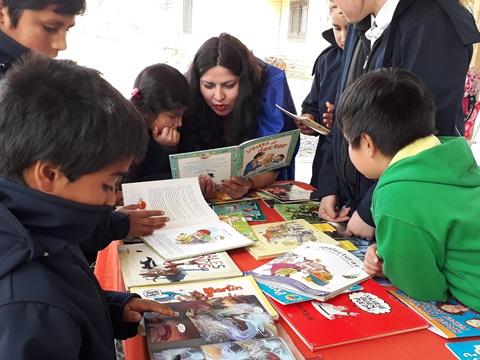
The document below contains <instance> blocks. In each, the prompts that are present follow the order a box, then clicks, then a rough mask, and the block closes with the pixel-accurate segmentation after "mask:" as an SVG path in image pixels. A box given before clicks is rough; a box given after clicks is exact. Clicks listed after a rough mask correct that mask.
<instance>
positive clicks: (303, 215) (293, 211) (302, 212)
mask: <svg viewBox="0 0 480 360" xmlns="http://www.w3.org/2000/svg"><path fill="white" fill-rule="evenodd" d="M318 206H319V203H318V202H306V203H301V204H276V205H274V208H275V210H277V212H278V213H279V214H280V215H282V217H283V218H284V219H285V220H296V219H304V220H306V221H308V222H309V223H310V224H315V223H323V222H325V220H323V219H322V218H321V217H320V216H318Z"/></svg>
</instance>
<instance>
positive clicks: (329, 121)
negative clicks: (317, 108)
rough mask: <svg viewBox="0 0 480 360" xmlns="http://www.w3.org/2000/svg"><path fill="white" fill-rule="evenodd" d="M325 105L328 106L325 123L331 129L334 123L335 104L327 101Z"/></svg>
mask: <svg viewBox="0 0 480 360" xmlns="http://www.w3.org/2000/svg"><path fill="white" fill-rule="evenodd" d="M325 106H326V107H327V112H326V113H323V123H324V124H325V126H326V127H327V128H329V129H331V128H332V124H333V111H334V110H335V105H333V104H331V103H329V102H328V101H327V102H326V103H325Z"/></svg>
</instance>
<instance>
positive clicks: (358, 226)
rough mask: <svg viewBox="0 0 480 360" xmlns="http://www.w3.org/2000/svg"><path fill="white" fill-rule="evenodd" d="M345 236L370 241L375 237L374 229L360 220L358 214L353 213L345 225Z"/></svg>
mask: <svg viewBox="0 0 480 360" xmlns="http://www.w3.org/2000/svg"><path fill="white" fill-rule="evenodd" d="M347 234H348V235H350V236H352V235H353V236H356V237H360V238H363V239H367V240H372V239H373V236H374V235H375V228H374V227H373V226H370V225H368V224H367V223H366V222H365V221H363V220H362V218H361V217H360V215H358V212H356V211H355V212H354V213H353V214H352V217H351V218H350V220H349V221H348V224H347Z"/></svg>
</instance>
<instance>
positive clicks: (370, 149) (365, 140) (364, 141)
mask: <svg viewBox="0 0 480 360" xmlns="http://www.w3.org/2000/svg"><path fill="white" fill-rule="evenodd" d="M360 146H361V147H362V148H363V150H364V151H365V153H366V154H367V155H368V157H370V158H373V157H374V156H375V154H376V153H377V151H378V149H377V146H376V145H375V142H374V141H373V139H372V137H371V136H370V135H369V134H367V133H361V134H360Z"/></svg>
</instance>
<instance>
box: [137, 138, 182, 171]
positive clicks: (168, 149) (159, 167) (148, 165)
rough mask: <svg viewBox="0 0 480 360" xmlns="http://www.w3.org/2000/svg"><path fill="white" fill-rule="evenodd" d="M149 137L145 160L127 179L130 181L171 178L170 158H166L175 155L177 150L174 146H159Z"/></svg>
mask: <svg viewBox="0 0 480 360" xmlns="http://www.w3.org/2000/svg"><path fill="white" fill-rule="evenodd" d="M151 136H152V135H151V134H150V139H149V140H148V147H147V152H146V154H145V158H144V159H143V160H142V162H141V163H140V164H138V165H137V166H135V167H134V169H133V170H132V175H131V176H130V177H129V180H131V181H152V180H165V179H171V178H172V171H171V169H170V158H169V157H168V156H169V155H170V154H176V153H177V152H178V148H177V147H176V146H165V145H162V144H159V143H157V142H156V141H155V140H153V139H152V137H151Z"/></svg>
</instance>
